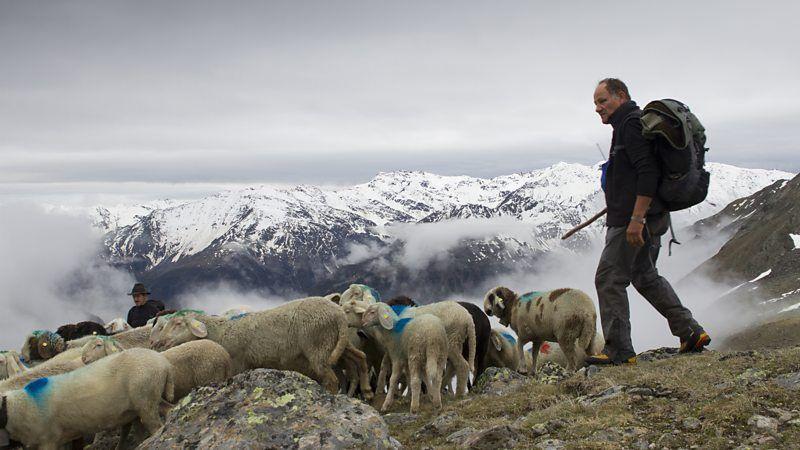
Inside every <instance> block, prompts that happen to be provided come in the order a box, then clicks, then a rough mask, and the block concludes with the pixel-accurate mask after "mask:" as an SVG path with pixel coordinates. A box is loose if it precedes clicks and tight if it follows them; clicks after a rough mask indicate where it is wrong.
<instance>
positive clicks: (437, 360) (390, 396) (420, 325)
mask: <svg viewBox="0 0 800 450" xmlns="http://www.w3.org/2000/svg"><path fill="white" fill-rule="evenodd" d="M362 326H363V327H364V329H365V330H367V333H369V334H370V335H371V336H373V337H374V338H375V339H376V340H377V341H378V342H380V343H381V345H382V346H383V347H384V349H385V350H386V354H387V356H388V358H389V360H390V361H391V364H392V375H391V378H390V380H389V391H388V393H387V394H386V399H385V400H384V402H383V405H382V406H381V411H386V410H387V409H388V408H389V407H390V406H391V405H392V402H393V401H394V395H395V390H396V388H397V382H398V380H399V377H400V375H402V374H403V373H404V372H406V373H407V377H408V380H409V384H410V388H411V409H410V411H411V414H416V413H417V412H418V411H419V397H420V391H421V380H423V379H424V380H425V385H426V386H428V391H429V393H430V396H431V400H432V402H433V405H434V407H435V408H437V409H440V408H441V407H442V393H441V390H440V389H438V388H434V386H437V387H438V386H441V384H442V376H443V375H444V369H445V364H446V362H447V354H448V341H447V332H446V331H445V328H444V325H443V324H442V321H441V320H440V319H439V318H438V317H436V316H434V315H432V314H417V315H415V316H414V317H413V318H400V317H399V316H398V315H397V314H396V313H395V312H394V311H393V310H392V308H391V307H390V306H388V305H386V304H385V303H376V304H371V305H369V306H368V307H367V309H366V311H365V312H364V315H363V318H362Z"/></svg>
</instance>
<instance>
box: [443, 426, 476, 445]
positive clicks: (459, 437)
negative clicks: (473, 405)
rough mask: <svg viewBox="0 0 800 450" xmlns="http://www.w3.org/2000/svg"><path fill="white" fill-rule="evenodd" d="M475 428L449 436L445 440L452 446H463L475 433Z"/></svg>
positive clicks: (462, 430) (464, 429)
mask: <svg viewBox="0 0 800 450" xmlns="http://www.w3.org/2000/svg"><path fill="white" fill-rule="evenodd" d="M475 431H476V430H475V428H472V427H467V428H462V429H461V430H458V431H456V432H455V433H453V434H451V435H449V436H447V437H446V438H445V440H446V441H447V442H449V443H451V444H461V443H462V442H464V440H465V439H466V438H467V437H469V436H470V435H472V434H474V433H475Z"/></svg>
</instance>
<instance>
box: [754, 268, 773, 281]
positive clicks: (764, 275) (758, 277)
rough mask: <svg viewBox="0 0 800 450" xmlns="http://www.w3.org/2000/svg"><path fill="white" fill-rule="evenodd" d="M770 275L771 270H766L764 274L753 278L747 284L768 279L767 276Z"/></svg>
mask: <svg viewBox="0 0 800 450" xmlns="http://www.w3.org/2000/svg"><path fill="white" fill-rule="evenodd" d="M771 273H772V269H768V270H767V271H766V272H764V273H762V274H761V275H759V276H757V277H755V278H753V279H752V280H750V281H748V283H755V282H756V281H758V280H760V279H762V278H765V277H768V276H769V274H771Z"/></svg>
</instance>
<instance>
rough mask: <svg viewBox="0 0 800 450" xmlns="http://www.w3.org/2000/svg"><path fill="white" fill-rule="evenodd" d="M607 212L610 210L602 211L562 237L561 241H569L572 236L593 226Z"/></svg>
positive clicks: (604, 209)
mask: <svg viewBox="0 0 800 450" xmlns="http://www.w3.org/2000/svg"><path fill="white" fill-rule="evenodd" d="M606 212H608V208H603V210H602V211H600V212H599V213H597V214H595V215H594V216H592V218H591V219H589V220H587V221H586V222H583V223H582V224H580V225H578V226H577V227H575V228H573V229H571V230H569V231H567V233H566V234H565V235H563V236H561V239H562V240H564V239H567V238H569V237H570V236H572V235H573V234H575V233H577V232H578V231H581V230H582V229H584V228H586V227H588V226H589V225H591V224H592V223H593V222H594V221H595V220H597V219H599V218H601V217H603V216H604V215H605V214H606Z"/></svg>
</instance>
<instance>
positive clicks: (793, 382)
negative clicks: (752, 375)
mask: <svg viewBox="0 0 800 450" xmlns="http://www.w3.org/2000/svg"><path fill="white" fill-rule="evenodd" d="M773 382H774V383H775V384H777V385H778V386H780V387H783V388H786V389H790V390H792V391H797V390H800V372H794V373H787V374H785V375H780V376H777V377H775V379H774V380H773Z"/></svg>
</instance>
